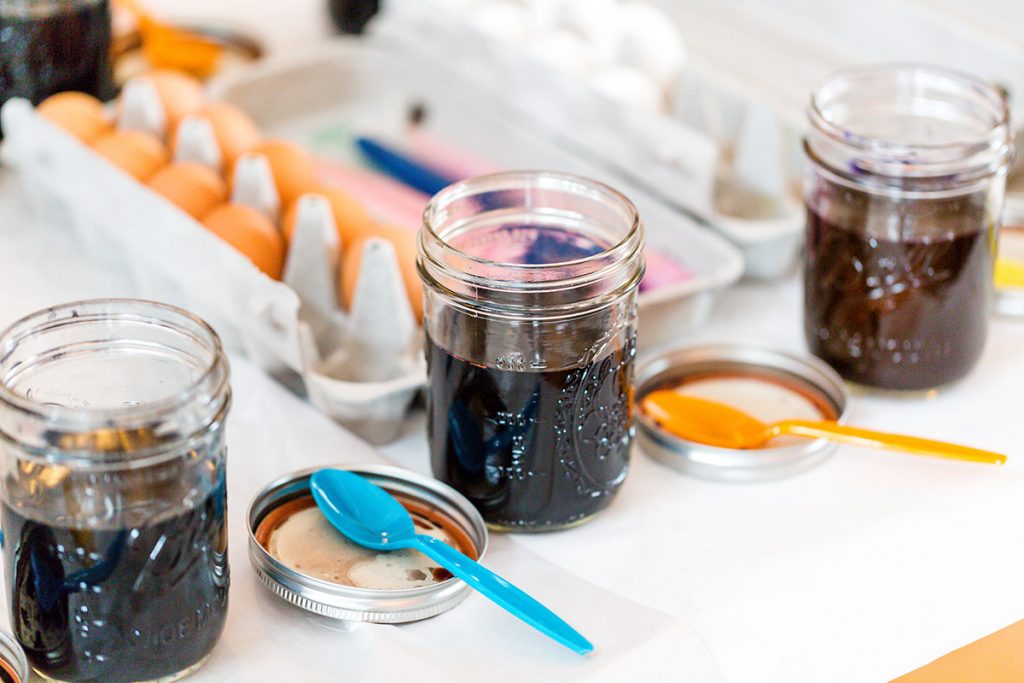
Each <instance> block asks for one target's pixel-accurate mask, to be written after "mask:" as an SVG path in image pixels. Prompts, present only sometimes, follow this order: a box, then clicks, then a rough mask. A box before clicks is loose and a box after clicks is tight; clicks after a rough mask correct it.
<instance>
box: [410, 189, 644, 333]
mask: <svg viewBox="0 0 1024 683" xmlns="http://www.w3.org/2000/svg"><path fill="white" fill-rule="evenodd" d="M643 245H644V231H643V226H642V224H641V222H640V217H639V214H638V213H637V210H636V207H635V206H633V203H632V202H630V201H629V199H627V198H626V197H625V196H623V195H622V194H621V193H619V192H617V191H616V190H613V189H612V188H610V187H608V186H607V185H604V184H602V183H599V182H596V181H593V180H589V179H587V178H583V177H580V176H575V175H570V174H562V173H548V172H530V171H519V172H509V173H498V174H494V175H487V176H480V177H477V178H472V179H470V180H466V181H463V182H459V183H456V184H454V185H451V186H450V187H448V188H446V189H445V190H442V191H441V192H440V193H438V194H437V195H436V196H435V197H434V198H433V199H432V200H431V202H430V204H429V205H428V206H427V209H426V211H425V212H424V221H423V228H422V229H421V230H420V234H419V259H418V267H419V272H420V276H421V277H422V278H423V281H424V283H425V284H426V285H427V286H428V287H430V288H432V289H433V290H434V291H437V292H440V293H441V294H443V295H445V296H446V297H447V298H448V299H449V300H450V301H451V302H452V303H453V304H454V305H457V306H462V307H465V308H471V309H476V310H479V311H482V312H488V313H490V314H493V315H500V316H505V317H513V318H515V317H530V318H536V317H537V316H543V317H571V316H573V315H578V314H580V313H585V312H586V311H588V310H592V309H594V308H596V307H601V306H604V305H607V304H608V303H610V302H612V301H614V300H615V299H616V298H618V297H620V296H622V295H623V294H626V293H628V292H630V291H631V290H632V289H633V288H634V287H636V285H637V284H638V283H639V281H640V278H641V277H642V276H643V271H644V260H643Z"/></svg>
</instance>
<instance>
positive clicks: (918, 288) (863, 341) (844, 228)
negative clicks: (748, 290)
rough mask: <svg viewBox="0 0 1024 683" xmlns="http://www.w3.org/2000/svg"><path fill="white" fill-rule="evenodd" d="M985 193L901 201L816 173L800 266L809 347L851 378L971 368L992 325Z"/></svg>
mask: <svg viewBox="0 0 1024 683" xmlns="http://www.w3.org/2000/svg"><path fill="white" fill-rule="evenodd" d="M985 200H986V197H985V193H974V194H968V195H963V196H958V197H951V198H941V199H917V200H914V202H912V203H911V202H906V201H903V202H898V201H895V200H890V199H887V198H884V197H879V196H874V195H869V194H867V193H864V192H860V191H856V190H852V189H850V188H845V187H841V186H838V185H835V184H832V183H829V182H827V181H824V180H822V181H819V183H818V185H817V188H816V193H815V194H814V195H812V198H811V206H810V207H809V209H808V216H807V226H808V227H807V247H806V256H805V271H804V278H805V282H804V292H805V299H804V332H805V335H806V338H807V343H808V345H809V347H810V349H811V351H812V352H813V353H814V354H815V355H816V356H818V357H820V358H822V359H823V360H825V361H826V362H828V363H829V364H830V365H831V366H832V367H834V368H835V369H836V370H837V371H838V372H839V373H840V374H841V375H843V377H845V378H846V379H848V380H851V381H853V382H856V383H858V384H863V385H866V386H871V387H877V388H882V389H895V390H922V389H929V388H932V387H937V386H941V385H944V384H948V383H950V382H952V381H955V380H957V379H960V378H961V377H963V376H964V375H966V374H967V373H968V372H969V371H970V370H971V368H973V367H974V365H975V363H976V362H977V360H978V358H979V357H980V355H981V352H982V349H983V347H984V344H985V337H986V330H987V317H988V309H989V307H988V305H987V302H988V301H990V292H991V283H992V267H993V260H994V239H993V233H992V225H991V220H990V217H989V216H988V213H987V209H986V202H985ZM902 234H906V235H910V237H906V238H901V237H900V236H901V235H902Z"/></svg>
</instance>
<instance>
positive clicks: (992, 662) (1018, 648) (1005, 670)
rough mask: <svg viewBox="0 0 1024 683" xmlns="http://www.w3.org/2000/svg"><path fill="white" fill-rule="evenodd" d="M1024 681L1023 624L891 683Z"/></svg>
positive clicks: (977, 642) (1007, 682)
mask: <svg viewBox="0 0 1024 683" xmlns="http://www.w3.org/2000/svg"><path fill="white" fill-rule="evenodd" d="M1021 681H1024V621H1018V622H1017V623H1015V624H1012V625H1010V626H1007V627H1006V628H1004V629H1002V630H1001V631H996V632H995V633H993V634H991V635H988V636H985V637H984V638H982V639H981V640H976V641H974V642H973V643H971V644H970V645H966V646H964V647H962V648H960V649H959V650H954V651H953V652H950V653H949V654H948V655H945V656H943V657H939V658H938V659H936V660H935V661H934V662H932V663H931V664H927V665H925V666H922V667H921V668H920V669H916V670H914V671H911V672H910V673H908V674H906V675H904V676H900V677H899V678H897V679H895V680H893V681H892V682H891V683H1020V682H1021Z"/></svg>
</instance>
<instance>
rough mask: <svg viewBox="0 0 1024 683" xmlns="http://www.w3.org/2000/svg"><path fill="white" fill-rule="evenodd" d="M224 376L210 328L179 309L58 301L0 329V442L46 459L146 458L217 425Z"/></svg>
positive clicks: (223, 406)
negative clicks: (57, 303)
mask: <svg viewBox="0 0 1024 683" xmlns="http://www.w3.org/2000/svg"><path fill="white" fill-rule="evenodd" d="M228 375H229V369H228V362H227V358H226V356H225V355H224V352H223V349H222V348H221V343H220V339H219V337H218V336H217V334H216V332H214V331H213V329H212V328H211V327H210V326H209V325H208V324H207V323H205V322H204V321H202V320H201V319H199V318H197V317H195V316H193V315H192V314H190V313H188V312H186V311H184V310H181V309H178V308H175V307H173V306H168V305H166V304H160V303H155V302H149V301H138V300H131V299H97V300H91V301H80V302H75V303H69V304H63V305H60V306H55V307H53V308H49V309H46V310H43V311H40V312H38V313H34V314H32V315H29V316H27V317H25V318H22V319H21V320H19V321H18V322H16V323H14V324H13V325H11V326H10V327H9V328H7V330H5V331H3V332H2V333H0V439H2V440H3V441H6V442H7V443H9V444H11V445H12V446H13V447H15V448H18V449H19V450H21V451H23V453H24V455H25V456H26V457H35V458H38V459H44V460H46V461H47V462H62V463H68V464H71V463H72V461H74V462H76V463H77V464H78V465H80V466H83V467H89V466H101V465H104V464H107V465H111V466H117V467H124V466H142V465H148V464H151V463H152V461H153V459H154V458H156V459H160V458H162V457H164V456H167V457H173V456H174V453H175V452H176V451H180V449H181V448H182V445H183V444H187V443H188V442H189V440H191V439H193V438H196V437H198V436H200V435H203V434H204V433H205V432H207V431H208V430H209V429H210V428H211V427H216V426H217V425H219V423H220V421H222V420H223V418H224V415H225V414H226V411H227V407H228V404H229V402H230V388H229V383H228Z"/></svg>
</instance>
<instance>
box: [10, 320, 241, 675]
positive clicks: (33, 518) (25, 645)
mask: <svg viewBox="0 0 1024 683" xmlns="http://www.w3.org/2000/svg"><path fill="white" fill-rule="evenodd" d="M229 403H230V388H229V384H228V366H227V360H226V358H225V356H224V354H223V352H222V351H221V346H220V341H219V340H218V338H217V335H216V334H215V333H214V331H213V330H212V329H211V328H210V327H209V326H208V325H206V323H204V322H203V321H201V320H199V319H198V318H195V317H193V316H192V315H190V314H188V313H186V312H185V311H182V310H179V309H175V308H172V307H169V306H164V305H161V304H156V303H150V302H143V301H132V300H96V301H84V302H78V303H72V304H65V305H61V306H57V307H55V308H51V309H48V310H45V311H41V312H39V313H35V314H33V315H30V316H28V317H27V318H24V319H22V320H21V321H19V322H17V323H15V324H14V325H13V326H11V327H10V328H8V329H7V330H6V331H5V332H3V333H2V334H0V456H2V460H0V466H2V474H3V494H2V512H0V523H2V528H3V559H4V577H5V585H6V588H7V598H8V607H9V610H10V617H11V629H12V631H13V633H14V635H15V637H16V638H17V640H18V642H19V644H20V645H21V647H22V649H23V650H24V651H25V654H26V655H27V657H28V659H29V662H30V664H31V665H32V667H33V668H34V669H35V670H36V671H37V672H38V673H40V674H41V675H43V676H44V677H46V678H48V679H54V680H58V681H104V682H105V683H129V682H132V681H156V680H160V681H170V680H175V679H176V678H179V677H182V676H184V675H186V674H188V673H189V672H191V671H194V670H195V669H196V668H197V667H199V666H200V665H201V664H202V662H203V661H204V660H205V659H206V657H207V656H208V655H209V654H210V652H211V650H212V649H213V647H214V645H215V644H216V642H217V640H218V638H219V637H220V634H221V631H222V630H223V627H224V622H225V617H226V613H227V601H228V577H229V575H228V558H227V525H226V514H227V512H226V505H227V499H226V488H225V478H224V429H223V428H224V420H225V417H226V415H227V411H228V406H229Z"/></svg>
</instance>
